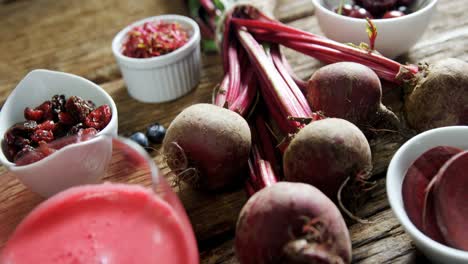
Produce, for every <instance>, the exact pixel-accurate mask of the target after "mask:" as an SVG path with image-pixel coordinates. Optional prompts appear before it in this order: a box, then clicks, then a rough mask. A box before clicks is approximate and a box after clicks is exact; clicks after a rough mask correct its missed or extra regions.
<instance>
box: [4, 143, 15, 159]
mask: <svg viewBox="0 0 468 264" xmlns="http://www.w3.org/2000/svg"><path fill="white" fill-rule="evenodd" d="M2 149H3V153H5V156H6V158H7V159H8V160H9V161H13V159H14V157H15V156H16V153H17V152H18V150H17V149H16V147H15V146H14V145H10V144H8V143H7V142H6V140H3V141H2Z"/></svg>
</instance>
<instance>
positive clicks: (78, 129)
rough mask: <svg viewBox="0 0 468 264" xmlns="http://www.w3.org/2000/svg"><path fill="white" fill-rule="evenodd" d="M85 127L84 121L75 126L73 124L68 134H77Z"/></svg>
mask: <svg viewBox="0 0 468 264" xmlns="http://www.w3.org/2000/svg"><path fill="white" fill-rule="evenodd" d="M82 128H84V125H83V123H78V124H76V125H74V126H72V127H71V128H70V130H69V131H68V133H67V135H68V136H70V135H76V134H78V132H79V131H80V129H82Z"/></svg>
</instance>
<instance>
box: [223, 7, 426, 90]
mask: <svg viewBox="0 0 468 264" xmlns="http://www.w3.org/2000/svg"><path fill="white" fill-rule="evenodd" d="M258 12H259V11H258ZM231 21H232V23H234V24H235V25H237V26H242V27H245V28H247V29H248V30H249V31H251V32H253V33H254V34H255V37H256V38H257V39H259V40H263V41H268V42H272V43H277V44H282V45H284V46H287V47H289V48H292V49H294V50H297V51H299V52H302V53H305V54H307V55H310V56H313V57H316V58H318V59H319V60H323V61H325V62H338V61H344V60H346V61H353V62H357V63H361V64H364V65H366V66H368V67H369V68H371V69H373V70H374V71H375V72H376V73H377V74H378V75H379V77H381V78H383V79H386V80H388V81H392V82H401V81H402V80H405V79H406V78H408V77H412V76H414V74H416V73H417V72H418V69H417V67H416V66H414V65H402V64H400V63H398V62H395V61H393V60H390V59H388V58H385V57H384V56H381V55H379V54H377V53H374V52H372V51H371V50H363V49H360V48H356V47H353V46H350V45H346V44H342V43H339V42H336V41H333V40H329V39H327V38H323V37H320V36H317V35H315V34H312V33H309V32H306V31H302V30H299V29H295V28H293V27H290V26H287V25H284V24H282V23H279V22H277V21H273V20H270V21H266V20H265V19H261V20H260V19H243V18H232V20H231ZM402 74H403V75H402Z"/></svg>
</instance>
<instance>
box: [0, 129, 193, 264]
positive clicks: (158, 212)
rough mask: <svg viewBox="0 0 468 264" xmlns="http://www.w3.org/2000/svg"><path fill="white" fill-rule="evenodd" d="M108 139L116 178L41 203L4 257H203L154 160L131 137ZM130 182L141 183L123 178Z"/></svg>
mask: <svg viewBox="0 0 468 264" xmlns="http://www.w3.org/2000/svg"><path fill="white" fill-rule="evenodd" d="M100 137H108V136H100ZM108 139H109V140H111V141H112V148H113V150H112V160H111V162H110V165H109V166H108V169H107V172H106V177H105V180H106V181H109V182H106V183H102V184H91V185H81V186H77V187H72V188H69V189H67V190H65V191H62V192H60V193H58V194H56V195H54V196H52V197H51V198H49V199H47V200H45V201H44V202H42V203H41V204H40V205H38V206H37V207H36V208H35V209H33V210H32V211H31V212H30V213H29V215H28V216H26V217H25V218H24V219H23V220H22V222H21V223H20V224H19V225H18V226H17V228H16V230H15V231H14V232H13V233H12V234H11V235H10V237H9V240H8V242H7V243H6V245H5V248H4V250H3V251H2V252H1V255H0V263H16V264H22V263H58V264H60V263H63V264H65V263H168V264H172V263H174V264H179V263H180V264H182V263H184V264H185V263H187V264H190V263H194V264H197V263H199V256H198V249H197V245H196V240H195V236H194V233H193V230H192V226H191V224H190V222H189V220H188V217H187V215H186V213H185V210H184V207H183V205H182V204H181V202H180V201H179V199H178V197H177V195H176V194H175V193H174V192H173V190H172V188H171V187H170V185H169V184H168V183H167V182H166V180H165V178H164V177H163V175H162V174H161V173H160V171H159V170H158V168H157V166H156V164H155V163H154V161H153V160H152V159H151V158H150V156H149V155H148V154H147V153H146V151H145V150H144V149H143V148H142V147H140V146H138V145H137V144H136V143H134V142H132V141H130V140H128V139H123V138H110V137H108ZM97 154H98V153H89V155H97ZM38 177H40V175H38ZM129 180H131V181H132V182H135V183H138V184H126V183H116V182H128V181H129ZM111 182H112V183H111Z"/></svg>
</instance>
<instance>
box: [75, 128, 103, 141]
mask: <svg viewBox="0 0 468 264" xmlns="http://www.w3.org/2000/svg"><path fill="white" fill-rule="evenodd" d="M97 133H98V131H97V130H96V129H94V128H92V127H90V128H85V129H80V131H78V134H77V135H78V141H86V140H88V139H91V138H93V137H94V136H95V135H96V134H97Z"/></svg>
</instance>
